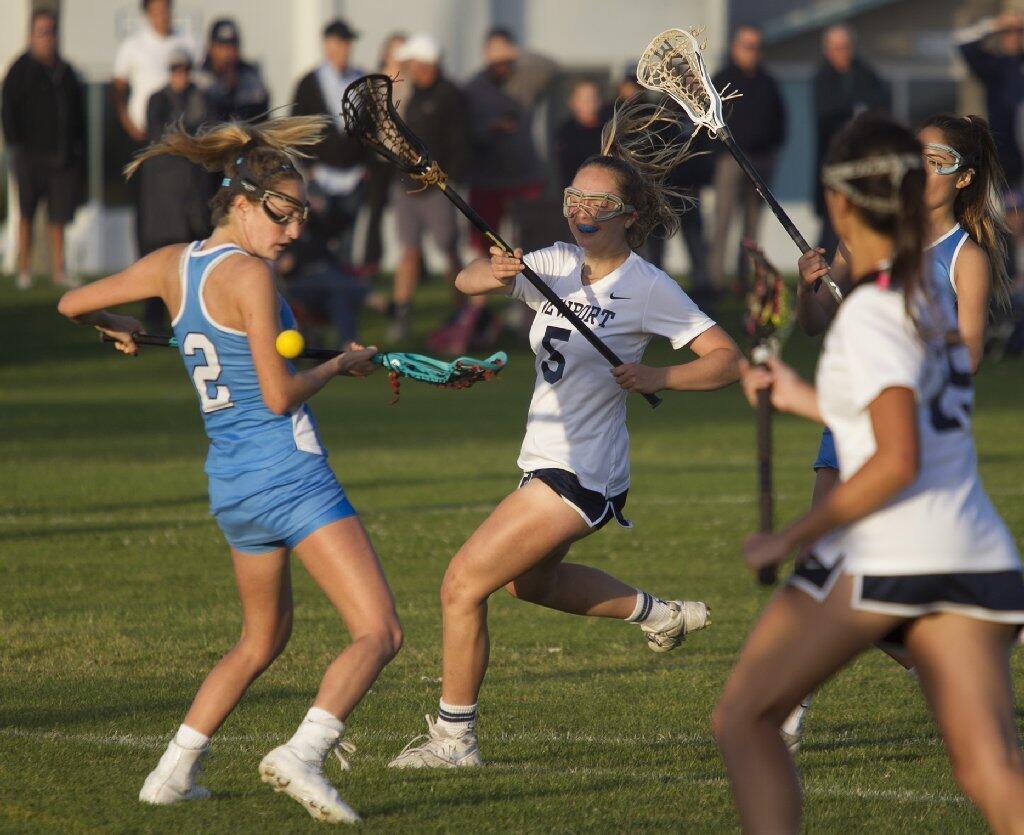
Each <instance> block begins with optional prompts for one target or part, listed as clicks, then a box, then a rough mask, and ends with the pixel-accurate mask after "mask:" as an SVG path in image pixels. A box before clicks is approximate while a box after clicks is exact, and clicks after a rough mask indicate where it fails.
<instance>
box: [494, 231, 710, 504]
mask: <svg viewBox="0 0 1024 835" xmlns="http://www.w3.org/2000/svg"><path fill="white" fill-rule="evenodd" d="M523 261H524V262H525V263H526V264H527V265H528V266H529V267H531V268H532V269H533V271H534V272H536V273H537V275H539V276H540V278H541V279H542V280H543V281H544V282H545V283H546V284H547V285H548V286H549V287H551V289H552V290H554V291H555V293H556V294H557V295H558V297H559V298H561V299H562V301H564V302H565V303H566V304H567V305H568V306H569V308H570V309H571V310H573V311H574V312H575V313H576V314H577V315H578V316H579V317H580V318H581V319H583V321H584V322H586V323H587V324H588V325H589V326H590V328H591V329H592V330H593V331H594V333H596V334H597V335H598V336H599V337H600V338H601V339H602V340H603V341H604V342H605V343H607V345H608V347H609V348H611V349H612V350H613V351H614V352H615V353H616V354H617V355H618V356H619V357H620V358H621V359H622V361H623V362H624V363H629V362H639V361H640V359H641V357H642V356H643V353H644V349H645V348H646V347H647V343H648V342H650V341H651V338H652V337H654V336H664V337H665V338H667V339H668V340H669V341H670V342H671V343H672V347H673V348H677V349H678V348H682V347H683V346H685V345H687V344H688V343H690V342H691V341H692V340H693V339H694V338H696V337H697V336H699V335H700V334H702V333H703V332H704V331H706V330H707V329H708V328H710V327H712V326H713V325H714V324H715V323H714V322H713V321H712V320H711V319H709V318H708V317H707V316H706V315H704V313H703V312H701V310H700V309H699V308H698V307H697V305H695V304H694V303H693V301H691V300H690V297H689V296H687V295H686V293H684V292H683V290H682V288H681V287H680V286H679V285H678V284H677V283H676V282H675V281H674V280H673V279H672V278H670V277H669V276H668V275H666V274H665V273H664V272H662V271H661V270H659V269H658V268H657V267H655V266H654V265H652V264H649V263H647V262H646V261H644V259H643V258H641V257H640V256H639V255H637V254H636V253H635V252H634V253H631V254H630V255H629V257H628V258H627V259H626V260H625V261H624V262H623V263H622V265H621V266H620V267H619V268H618V269H616V270H615V271H614V272H612V273H610V274H609V275H607V276H605V277H604V278H602V279H601V280H599V281H597V282H595V283H593V284H589V285H584V284H583V282H582V268H583V250H582V249H580V248H579V247H577V246H572V245H570V244H565V243H557V244H555V245H554V246H550V247H547V248H546V249H540V250H537V251H536V252H531V253H528V254H527V255H526V256H524V258H523ZM511 295H512V297H513V298H516V299H520V300H522V301H524V302H525V303H526V304H528V305H529V306H530V307H531V308H533V309H534V310H535V311H537V315H536V317H535V318H534V320H533V326H532V327H531V328H530V345H531V346H532V348H533V351H534V353H535V354H536V355H537V359H536V362H535V365H536V370H537V382H536V384H535V386H534V389H533V400H532V401H531V402H530V414H529V417H528V418H527V422H526V437H525V438H524V439H523V446H522V450H521V451H520V453H519V462H518V463H519V466H520V467H521V468H522V469H523V470H525V471H530V470H536V469H541V468H546V467H555V468H558V469H563V470H568V471H570V472H572V473H575V474H576V477H577V478H578V479H579V481H580V484H582V485H583V487H585V488H586V489H588V490H595V491H597V492H598V493H601V494H602V495H604V496H608V497H610V496H615V495H617V494H619V493H621V492H622V491H623V490H626V489H627V488H628V487H629V434H628V432H627V431H626V392H625V391H623V390H622V389H620V388H619V386H618V384H617V383H616V382H615V378H614V377H613V376H612V373H611V367H610V366H609V364H608V362H607V361H606V360H605V359H604V357H602V356H601V355H600V354H599V353H598V352H597V350H596V349H595V348H594V347H593V346H592V345H591V344H590V343H589V342H587V340H586V339H585V338H584V337H583V336H582V335H580V333H579V332H578V331H577V330H576V329H575V328H574V327H573V326H572V324H571V323H570V322H568V321H567V320H566V319H564V318H563V317H562V316H561V314H559V312H558V311H557V310H555V308H554V307H553V306H552V305H551V303H550V302H548V301H547V299H545V298H544V297H543V296H542V295H541V294H540V292H539V291H538V290H537V289H536V288H535V287H534V286H533V285H532V284H530V283H529V282H528V281H527V280H526V279H525V278H524V277H523V276H522V275H518V276H516V278H515V284H514V286H513V288H512V293H511Z"/></svg>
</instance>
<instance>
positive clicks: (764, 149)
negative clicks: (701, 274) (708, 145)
mask: <svg viewBox="0 0 1024 835" xmlns="http://www.w3.org/2000/svg"><path fill="white" fill-rule="evenodd" d="M712 80H713V81H714V84H715V87H716V88H717V89H719V90H721V89H723V88H724V87H725V86H726V85H729V90H730V91H734V90H735V91H737V92H739V93H741V94H742V98H739V99H737V100H735V101H734V102H731V105H732V106H731V108H730V110H729V113H728V121H729V129H730V130H731V131H732V134H733V136H734V137H735V139H736V143H737V144H738V145H739V146H740V147H741V148H742V149H743V150H744V151H745V152H746V155H747V157H748V158H749V159H750V162H751V164H752V165H753V166H754V169H755V170H756V171H757V172H758V173H759V174H760V175H761V176H762V177H763V178H764V179H765V181H766V182H769V183H770V182H771V179H772V174H773V173H774V171H775V160H776V157H777V156H778V153H779V148H780V147H781V146H782V142H783V140H784V139H785V136H786V108H785V105H784V104H783V102H782V96H781V94H780V93H779V85H778V84H776V83H775V79H774V78H773V77H772V76H771V75H770V74H769V73H768V72H767V71H766V70H765V69H764V66H763V65H762V63H761V32H760V31H759V30H758V29H757V28H756V27H754V26H740V27H739V28H737V29H736V31H735V33H734V34H733V36H732V42H731V43H730V44H729V58H728V61H727V62H726V65H725V67H723V68H722V69H721V70H719V71H718V72H717V73H716V74H715V76H714V78H713V79H712ZM717 154H718V156H717V158H716V160H715V174H714V188H715V223H714V228H713V231H712V243H711V264H710V266H711V280H712V282H713V283H714V286H715V289H716V290H717V291H719V292H721V291H722V290H723V289H724V283H725V262H726V258H727V255H728V253H727V252H726V247H727V246H728V241H729V227H730V225H731V223H732V218H733V214H734V213H735V211H736V209H737V207H739V209H740V211H741V213H742V224H743V226H742V229H743V232H742V234H743V237H744V238H749V239H751V240H756V239H757V231H758V229H757V227H758V219H759V217H760V214H761V198H760V197H759V196H758V194H757V191H756V190H755V189H754V184H753V183H751V182H750V179H749V178H748V177H747V176H746V174H744V173H743V170H742V169H741V168H740V167H739V165H738V164H737V163H736V160H735V159H733V156H732V154H730V153H729V152H728V151H726V150H724V149H723V148H722V147H721V146H719V148H718V149H717ZM737 257H739V256H738V248H737ZM737 274H738V276H739V278H740V281H741V283H742V280H743V277H744V276H745V275H746V264H745V262H744V261H743V259H739V269H738V273H737Z"/></svg>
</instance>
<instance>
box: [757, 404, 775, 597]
mask: <svg viewBox="0 0 1024 835" xmlns="http://www.w3.org/2000/svg"><path fill="white" fill-rule="evenodd" d="M757 487H758V490H757V494H758V513H759V520H758V521H759V525H758V530H760V531H761V532H762V533H771V531H772V528H773V527H774V525H775V502H774V498H773V496H772V401H771V391H770V390H769V389H760V390H759V391H758V392H757ZM776 576H777V570H776V567H775V566H774V565H766V566H764V567H763V568H761V569H760V570H759V571H758V572H757V582H758V583H760V584H761V585H762V586H771V585H774V584H775V579H776Z"/></svg>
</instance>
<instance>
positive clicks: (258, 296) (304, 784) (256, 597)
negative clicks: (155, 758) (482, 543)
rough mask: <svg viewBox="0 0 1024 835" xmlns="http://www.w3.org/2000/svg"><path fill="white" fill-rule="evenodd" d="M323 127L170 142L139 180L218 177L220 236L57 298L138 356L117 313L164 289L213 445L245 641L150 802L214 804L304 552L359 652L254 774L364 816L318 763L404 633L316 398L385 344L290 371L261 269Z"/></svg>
mask: <svg viewBox="0 0 1024 835" xmlns="http://www.w3.org/2000/svg"><path fill="white" fill-rule="evenodd" d="M325 123H326V117H317V116H305V117H295V118H282V119H274V120H270V121H267V122H264V123H262V124H261V125H259V126H258V127H254V126H249V125H240V124H237V123H230V124H223V125H219V126H215V127H213V128H211V129H209V130H207V131H206V132H204V133H203V134H201V135H199V136H189V135H187V134H185V133H183V132H181V131H174V132H171V133H169V134H167V135H165V137H164V138H163V140H162V141H161V142H160V143H158V144H156V145H154V146H151V147H150V148H149V149H147V150H146V151H145V152H144V153H143V154H142V155H141V156H140V157H139V158H138V159H137V160H136V161H135V162H134V163H132V165H131V166H129V169H128V173H129V175H130V174H131V173H132V172H133V171H134V170H135V169H137V168H138V166H139V165H140V164H141V163H142V162H143V161H144V160H145V159H148V158H150V157H153V156H157V155H159V154H173V155H177V156H183V157H186V158H188V159H190V160H192V161H193V162H196V163H199V164H202V165H204V166H205V167H206V168H208V169H210V170H222V171H223V172H224V179H223V181H222V185H221V188H220V190H219V191H218V193H217V194H216V196H215V197H214V199H213V201H212V204H211V208H212V209H213V221H214V224H215V229H214V231H213V234H212V235H211V236H210V238H209V239H208V240H206V241H195V242H193V243H190V244H179V245H174V246H169V247H165V248H163V249H160V250H157V251H156V252H154V253H152V254H150V255H148V256H146V257H145V258H143V259H142V260H140V261H138V262H137V263H136V264H134V265H132V266H131V267H129V268H128V269H126V270H124V271H123V272H121V273H118V274H117V275H113V276H111V277H109V278H106V279H103V280H101V281H97V282H95V283H93V284H90V285H87V286H85V287H82V288H79V289H77V290H74V291H73V292H69V293H67V294H66V295H65V296H64V297H63V298H62V299H61V301H60V306H59V309H60V312H61V313H63V314H64V315H65V316H68V317H70V318H71V319H73V320H75V321H77V322H79V323H82V324H89V325H93V326H95V327H96V328H97V329H99V330H101V331H103V332H104V333H105V334H107V335H109V336H112V337H114V339H115V340H116V341H117V343H118V345H117V347H118V348H119V350H121V351H122V352H123V353H126V354H135V353H136V351H137V346H136V344H135V342H134V341H133V338H132V337H133V334H134V333H137V332H138V331H139V330H140V329H141V328H140V325H139V323H138V322H137V321H136V320H134V319H132V318H131V317H128V316H120V315H116V314H112V313H108V312H107V311H106V310H105V308H107V307H110V306H115V305H119V304H125V303H129V302H134V301H138V300H141V299H145V298H152V297H158V298H161V299H163V301H164V302H165V303H166V305H167V309H168V311H169V312H170V315H171V319H172V324H173V328H174V335H175V337H176V339H177V342H178V345H179V350H180V352H181V356H182V359H183V360H184V363H185V368H186V371H187V373H188V375H189V377H190V378H191V380H192V382H193V384H194V385H195V388H196V393H197V395H198V398H199V407H200V411H201V413H202V416H203V421H204V424H205V428H206V433H207V435H208V436H209V438H210V449H209V454H208V455H207V459H206V472H207V475H208V477H209V487H210V508H211V512H212V513H213V515H214V517H215V518H216V520H217V524H218V525H219V526H220V528H221V530H222V531H223V533H224V536H225V538H226V539H227V541H228V545H229V546H230V549H231V556H232V560H233V562H234V570H235V577H236V581H237V584H238V590H239V594H240V596H241V600H242V636H241V638H240V639H239V641H238V643H237V644H236V645H235V646H234V647H233V648H232V649H231V650H230V651H229V652H228V653H227V654H226V655H225V656H224V657H223V658H222V659H221V660H220V661H219V662H218V663H217V665H216V666H215V667H214V668H213V670H211V671H210V673H209V674H208V675H207V677H206V679H205V681H204V682H203V684H202V686H201V687H200V689H199V692H198V694H197V695H196V697H195V700H194V701H193V702H192V706H191V707H190V708H189V710H188V713H187V714H186V716H185V720H184V722H183V724H182V725H181V727H180V728H179V729H178V731H177V733H176V734H175V736H174V738H173V739H172V740H171V741H170V743H169V744H168V747H167V750H166V752H165V753H164V755H163V757H161V759H160V762H159V764H158V765H157V767H156V769H155V770H154V771H153V772H152V773H151V774H150V775H149V777H147V778H146V781H145V784H144V785H143V787H142V791H141V792H140V795H139V799H140V800H141V801H143V802H145V803H153V804H160V805H163V804H169V803H177V802H180V801H185V800H196V799H201V798H205V797H209V792H208V791H207V790H206V789H204V788H203V787H202V786H200V785H198V784H197V783H196V775H197V772H198V771H199V768H200V765H201V763H202V761H203V759H204V757H205V756H206V753H207V751H208V750H209V744H210V737H211V736H212V735H213V734H214V733H215V732H216V730H217V729H218V728H219V727H220V725H221V723H223V722H224V720H225V719H226V718H227V716H228V714H229V713H231V711H232V710H233V709H234V707H235V705H237V704H238V702H239V700H240V699H241V698H242V696H243V694H244V693H245V691H246V689H247V688H248V687H249V685H250V684H251V683H252V682H253V681H254V680H255V679H256V678H257V676H259V675H260V674H261V673H262V672H263V671H264V670H265V669H266V668H267V667H268V666H270V664H271V663H272V662H273V660H274V659H275V658H276V657H277V655H278V654H279V653H280V652H281V651H282V650H283V649H284V647H285V644H286V643H287V641H288V636H289V634H290V631H291V624H292V592H291V580H290V567H289V556H290V553H291V552H292V551H293V550H294V551H295V553H296V554H297V555H298V557H299V558H300V559H301V560H302V562H303V564H304V565H305V566H306V569H307V570H308V571H309V573H310V575H311V576H312V577H313V579H314V580H315V581H316V582H317V584H318V585H319V586H320V587H321V588H322V589H323V591H324V593H325V594H326V595H327V597H328V598H329V599H330V601H331V603H332V604H333V605H334V607H335V608H336V609H337V611H338V613H339V614H340V615H341V617H342V619H343V620H344V621H345V624H346V625H347V626H348V628H349V631H350V632H351V635H352V643H351V644H350V645H349V646H348V647H347V648H346V649H345V650H344V651H343V652H342V653H341V654H340V655H339V656H338V657H337V658H336V659H335V660H334V661H333V662H332V663H331V665H330V666H329V667H328V669H327V672H326V673H325V675H324V677H323V680H322V682H321V685H320V690H319V692H318V693H317V696H316V698H315V699H314V701H313V706H312V707H311V708H310V710H309V712H308V713H307V714H306V717H305V718H304V719H303V721H302V723H301V724H300V726H299V728H298V730H297V731H296V732H295V734H294V736H292V738H291V739H290V740H289V741H288V742H287V743H286V744H284V745H281V746H279V747H277V748H275V749H274V750H273V751H271V752H270V753H269V754H267V755H266V757H264V758H263V761H262V762H261V763H260V766H259V772H260V775H261V777H262V779H263V780H264V782H267V783H269V784H270V785H271V786H273V787H274V788H275V789H277V790H281V791H285V792H286V793H287V794H289V795H291V796H292V797H294V798H295V799H296V800H297V801H299V802H300V803H301V804H302V805H303V806H304V807H305V808H306V810H307V811H308V812H309V813H310V814H311V815H312V816H313V817H315V818H317V819H320V820H326V821H332V822H349V823H351V822H355V821H358V820H359V817H358V815H356V813H355V812H354V811H353V810H352V809H351V808H349V806H348V805H347V804H345V803H344V801H342V800H341V798H340V797H339V796H338V793H337V791H336V790H335V788H334V786H332V785H331V784H330V783H329V782H328V781H327V779H326V777H325V776H324V772H323V765H324V761H325V759H326V758H327V755H328V754H329V753H330V752H331V751H332V750H333V751H334V752H335V753H336V754H338V755H339V756H340V752H339V751H338V750H337V749H338V748H343V749H345V750H347V749H350V748H351V746H350V745H349V744H348V743H345V742H342V740H341V737H342V734H343V732H344V730H345V724H344V720H345V718H346V717H347V716H348V714H349V713H350V712H351V711H352V709H353V708H354V707H355V706H356V704H358V702H359V701H360V699H362V697H363V695H364V694H365V693H366V691H367V690H368V689H369V688H370V685H371V684H372V683H373V681H374V680H375V679H376V678H377V675H378V674H379V673H380V671H381V669H382V668H383V667H384V665H385V664H387V663H388V662H389V661H390V660H391V659H392V658H393V657H394V656H395V653H397V652H398V649H399V646H400V645H401V641H402V632H401V627H400V626H399V622H398V616H397V614H396V613H395V607H394V601H393V599H392V596H391V591H390V589H389V588H388V584H387V580H386V579H385V577H384V572H383V570H382V568H381V565H380V562H379V561H378V559H377V555H376V554H375V553H374V549H373V546H372V545H371V543H370V540H369V538H368V537H367V535H366V532H365V530H364V529H363V527H362V525H361V523H360V521H359V518H358V516H356V512H355V510H354V509H353V507H352V505H351V504H350V503H349V501H348V499H347V498H346V496H345V492H344V490H342V488H341V487H340V485H339V484H338V482H337V480H336V479H335V477H334V474H333V473H332V472H331V469H330V467H329V466H328V464H327V458H326V456H327V452H326V450H325V449H324V447H323V444H322V443H321V441H320V437H319V434H318V432H317V429H316V424H315V423H314V421H313V416H312V414H311V413H310V411H309V409H308V408H307V406H306V405H305V401H307V400H308V399H309V398H310V397H312V396H313V395H314V394H316V392H318V391H319V390H320V389H321V388H323V387H324V386H325V385H326V384H327V383H328V382H330V381H331V380H332V379H333V378H334V377H336V376H338V375H350V376H356V377H360V376H363V375H365V374H368V373H370V372H371V371H372V370H373V369H374V368H375V366H374V365H373V364H372V363H371V361H370V358H371V357H372V356H373V355H374V354H375V353H376V349H374V348H366V349H363V348H359V347H358V346H356V347H355V348H354V349H353V350H349V351H347V352H345V353H342V354H340V355H338V356H337V357H335V358H333V359H330V360H328V361H326V362H324V363H322V364H320V365H318V366H316V367H315V368H312V369H310V370H309V371H305V372H302V373H298V372H296V371H295V369H294V368H293V367H292V366H291V364H290V363H288V362H286V361H285V360H284V359H282V358H281V357H280V356H279V355H278V353H277V351H276V349H275V344H274V343H275V339H276V337H277V335H278V333H279V332H280V331H281V329H282V328H292V327H294V324H295V321H294V317H293V316H292V313H291V311H290V310H289V309H288V306H287V304H286V303H285V302H284V300H283V299H281V297H280V296H279V295H278V293H277V291H276V290H275V288H274V282H273V279H272V276H271V272H270V269H269V268H268V266H267V261H268V260H271V259H273V258H274V257H275V256H277V255H278V254H279V253H280V251H281V250H282V249H283V248H284V247H285V246H286V245H287V244H289V243H290V242H291V241H293V240H295V238H296V237H298V234H299V227H300V226H301V224H302V223H303V221H304V220H305V219H306V214H307V211H308V207H307V203H306V199H305V188H304V183H303V179H302V176H301V175H300V174H299V172H298V171H297V170H296V168H295V164H294V162H293V160H292V157H293V155H295V154H297V153H300V152H301V150H302V149H304V148H308V147H310V146H312V145H314V144H316V143H317V142H318V141H319V140H320V138H321V137H322V135H323V131H324V126H325Z"/></svg>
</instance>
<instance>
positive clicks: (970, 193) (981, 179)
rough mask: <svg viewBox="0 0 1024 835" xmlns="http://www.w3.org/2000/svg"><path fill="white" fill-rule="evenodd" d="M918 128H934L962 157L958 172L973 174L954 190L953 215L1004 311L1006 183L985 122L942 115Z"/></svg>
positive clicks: (1007, 235) (1006, 297) (1007, 279)
mask: <svg viewBox="0 0 1024 835" xmlns="http://www.w3.org/2000/svg"><path fill="white" fill-rule="evenodd" d="M921 127H922V128H937V129H938V130H939V131H940V132H941V133H942V136H943V139H944V140H945V142H946V144H948V145H949V146H950V147H951V148H955V149H956V151H957V152H958V153H959V154H960V155H961V156H962V157H963V163H962V164H961V169H960V170H961V171H966V170H968V169H970V170H971V171H973V172H974V176H973V177H972V178H971V182H970V183H968V184H967V185H966V186H964V187H963V188H962V189H959V190H958V191H957V195H956V200H955V201H954V203H953V214H954V216H955V217H956V219H957V222H958V223H959V224H960V225H961V226H962V227H963V228H964V230H965V231H966V232H967V234H968V235H970V236H971V238H973V239H974V241H975V242H976V243H977V244H978V246H980V247H981V248H982V249H983V250H985V254H986V255H987V256H988V261H989V265H990V267H991V269H992V291H993V292H992V294H993V296H995V299H996V301H997V302H998V303H999V305H1000V306H1001V307H1003V308H1004V309H1007V310H1008V309H1009V307H1010V291H1011V287H1012V283H1013V282H1012V280H1011V278H1010V276H1009V275H1008V274H1007V272H1006V246H1007V241H1008V240H1009V239H1010V230H1009V229H1008V228H1007V226H1006V221H1005V220H1004V218H1003V207H1002V202H1001V200H1000V193H1001V192H1002V191H1004V190H1005V188H1006V180H1005V177H1004V176H1003V168H1002V166H1001V165H1000V164H999V155H998V154H997V153H996V146H995V142H993V140H992V134H991V132H990V131H989V127H988V123H987V122H986V121H985V120H984V119H982V118H981V116H951V115H949V114H945V113H943V114H939V115H937V116H932V117H930V118H928V119H926V120H925V121H924V123H923V124H922V125H921ZM959 173H960V172H957V174H959ZM954 176H956V175H954Z"/></svg>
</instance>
